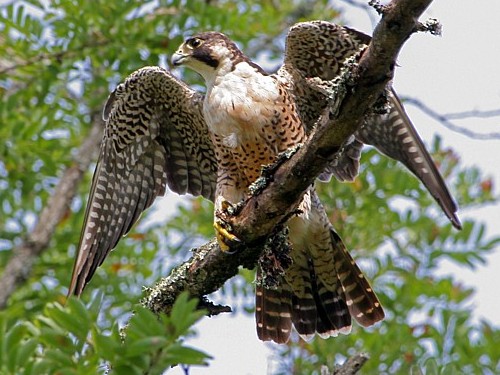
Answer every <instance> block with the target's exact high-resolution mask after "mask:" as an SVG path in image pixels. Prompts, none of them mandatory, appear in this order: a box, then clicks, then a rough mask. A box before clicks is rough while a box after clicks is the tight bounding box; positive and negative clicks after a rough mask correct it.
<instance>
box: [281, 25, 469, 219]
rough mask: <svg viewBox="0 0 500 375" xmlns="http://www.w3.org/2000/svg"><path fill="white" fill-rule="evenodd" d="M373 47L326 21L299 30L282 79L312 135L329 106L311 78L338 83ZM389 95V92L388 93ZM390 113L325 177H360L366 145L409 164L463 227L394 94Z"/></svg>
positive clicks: (372, 122) (374, 118)
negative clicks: (348, 64)
mask: <svg viewBox="0 0 500 375" xmlns="http://www.w3.org/2000/svg"><path fill="white" fill-rule="evenodd" d="M369 42H370V37H369V36H367V35H365V34H363V33H360V32H358V31H356V30H352V29H349V28H347V27H342V26H338V25H335V24H332V23H329V22H325V21H312V22H304V23H298V24H296V25H294V26H293V27H292V28H291V29H290V32H289V34H288V37H287V41H286V55H285V61H284V64H283V66H282V67H281V69H280V71H279V72H278V75H281V76H282V77H283V78H284V79H285V80H292V81H293V83H292V85H291V86H292V87H293V88H292V89H293V90H294V94H295V98H296V102H297V106H298V110H299V113H300V115H301V117H302V119H303V121H304V124H305V126H306V128H307V129H308V130H309V131H310V130H311V129H312V127H313V125H314V122H315V121H316V120H317V119H318V118H319V116H320V114H321V112H322V110H323V109H324V107H325V105H326V103H327V102H326V100H325V97H324V96H323V94H321V93H320V92H319V91H317V90H315V89H314V88H312V87H311V86H310V85H309V84H308V83H307V81H306V78H313V77H319V78H321V79H322V80H331V79H333V78H335V77H336V76H337V75H338V74H339V72H340V69H341V67H342V63H343V61H344V60H345V59H346V58H348V57H349V56H352V55H353V54H355V53H356V52H357V51H359V49H360V48H361V47H363V46H364V45H366V44H368V43H369ZM388 91H389V90H388ZM389 102H390V110H389V113H388V114H385V115H371V116H370V117H368V118H367V120H366V123H365V125H363V127H362V128H361V129H360V130H359V131H358V132H357V133H356V134H355V140H354V141H352V142H350V143H348V144H346V145H345V147H344V149H343V152H342V153H340V154H339V155H338V157H337V158H336V159H335V160H334V162H333V163H332V165H330V166H328V167H327V169H326V170H325V172H324V173H323V174H322V175H321V176H320V177H321V179H323V180H324V179H328V178H329V175H332V174H333V175H334V176H335V177H337V179H339V180H341V181H345V180H353V179H354V178H355V177H356V175H357V174H358V170H359V157H360V155H361V143H366V144H370V145H373V146H375V147H376V148H377V149H378V150H379V151H381V152H382V153H384V154H386V155H388V156H390V157H391V158H394V159H396V160H398V161H400V162H401V163H403V164H404V165H405V166H406V167H407V168H408V169H409V170H410V171H412V172H413V173H414V174H415V175H416V176H417V177H418V178H419V179H420V180H421V181H422V183H423V184H424V185H425V187H426V188H427V190H428V191H429V192H430V193H431V195H432V196H433V197H434V199H436V201H437V202H438V203H439V205H440V206H441V208H442V210H443V211H444V213H445V214H446V216H447V217H448V218H449V219H450V221H451V222H452V224H453V225H454V226H455V227H456V228H461V224H460V220H459V218H458V216H457V214H456V212H457V209H458V208H457V205H456V203H455V201H454V200H453V198H452V196H451V194H450V192H449V190H448V188H447V187H446V184H445V182H444V179H443V177H442V176H441V174H440V173H439V170H438V169H437V167H436V165H435V164H434V162H433V160H432V157H431V156H430V155H429V153H428V152H427V150H426V148H425V146H424V144H423V142H422V140H421V139H420V136H419V135H418V133H417V131H416V129H415V127H414V126H413V124H412V123H411V121H410V119H409V118H408V116H407V115H406V113H405V111H404V109H403V106H402V104H401V102H400V101H399V99H398V98H397V96H396V93H395V92H394V91H393V90H392V89H391V90H390V92H389Z"/></svg>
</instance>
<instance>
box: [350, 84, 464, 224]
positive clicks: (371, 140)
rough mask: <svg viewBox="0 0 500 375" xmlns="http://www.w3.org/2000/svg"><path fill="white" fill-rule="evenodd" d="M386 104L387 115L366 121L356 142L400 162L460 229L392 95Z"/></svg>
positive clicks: (442, 185)
mask: <svg viewBox="0 0 500 375" xmlns="http://www.w3.org/2000/svg"><path fill="white" fill-rule="evenodd" d="M389 101H390V107H391V109H390V111H389V113H388V114H385V115H381V116H375V117H371V118H369V119H368V121H367V124H366V125H365V126H363V127H362V128H361V129H360V130H359V131H358V133H357V134H356V138H358V139H360V140H361V141H362V142H364V143H366V144H369V145H372V146H375V147H376V148H377V149H378V150H379V151H380V152H382V153H384V154H385V155H387V156H389V157H391V158H393V159H395V160H398V161H400V162H402V163H403V164H404V165H405V166H406V167H407V168H408V169H409V170H410V171H411V172H412V173H413V174H414V175H415V176H417V177H418V178H419V179H420V181H422V183H423V184H424V186H425V187H426V188H427V190H428V191H429V193H431V195H432V196H433V197H434V199H435V200H436V201H437V203H438V204H439V205H440V206H441V209H442V210H443V211H444V213H445V214H446V216H447V217H448V218H449V219H450V221H451V223H452V224H453V226H454V227H455V228H457V229H461V228H462V224H461V223H460V219H459V218H458V216H457V210H458V207H457V204H456V202H455V200H454V199H453V197H452V196H451V194H450V191H449V190H448V187H447V186H446V183H445V182H444V179H443V177H442V176H441V173H439V170H438V169H437V167H436V165H435V164H434V161H433V160H432V157H431V156H430V155H429V153H428V152H427V150H426V148H425V145H424V143H423V142H422V139H420V136H419V135H418V133H417V131H416V129H415V127H414V126H413V124H412V122H411V120H410V118H409V117H408V115H407V114H406V112H405V110H404V108H403V105H402V104H401V102H400V101H399V99H398V97H397V95H396V93H395V92H394V91H391V92H390V94H389Z"/></svg>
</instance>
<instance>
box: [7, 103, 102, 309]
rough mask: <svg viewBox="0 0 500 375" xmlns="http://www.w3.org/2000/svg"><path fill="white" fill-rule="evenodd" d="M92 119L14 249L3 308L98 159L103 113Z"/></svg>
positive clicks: (48, 239)
mask: <svg viewBox="0 0 500 375" xmlns="http://www.w3.org/2000/svg"><path fill="white" fill-rule="evenodd" d="M92 119H93V122H92V128H91V130H90V133H89V135H88V137H87V139H86V140H85V141H84V142H83V144H82V145H81V147H80V148H79V149H78V152H77V154H76V156H75V162H74V163H73V165H72V166H70V167H69V168H68V169H66V171H65V172H64V174H63V176H62V177H61V179H60V181H59V183H58V184H57V187H56V189H55V191H54V194H53V195H52V196H51V197H50V199H49V201H48V202H47V204H46V205H45V207H44V209H43V210H42V212H41V214H40V217H39V218H38V222H37V224H36V226H35V228H34V229H33V232H31V233H30V234H29V235H28V236H27V238H26V239H25V240H24V241H23V242H22V243H21V244H20V245H19V246H17V247H15V248H14V249H13V250H12V256H11V258H10V259H9V261H8V263H7V265H6V266H5V269H4V272H3V274H2V276H1V278H0V309H4V308H5V307H6V306H7V301H8V299H9V297H10V296H11V294H12V293H13V292H14V291H15V290H16V288H17V287H18V286H19V285H20V284H21V283H23V282H24V281H25V280H26V279H27V278H28V277H29V274H30V273H31V270H32V268H33V265H34V263H35V262H36V259H37V257H38V255H39V254H40V253H41V252H42V251H44V250H45V249H47V247H48V246H49V243H50V240H51V238H52V236H53V234H54V231H55V230H56V227H57V225H58V224H59V223H60V221H61V220H62V219H63V217H64V216H65V214H66V212H67V211H68V209H69V205H70V203H71V201H72V200H73V198H74V196H75V195H76V192H77V189H78V186H79V184H80V181H81V179H82V178H83V175H84V173H85V172H86V171H87V169H88V167H89V165H90V163H91V162H92V160H94V159H95V156H96V153H97V151H98V149H99V144H100V141H101V139H102V131H103V123H102V120H101V114H100V112H99V114H97V113H95V114H93V115H92Z"/></svg>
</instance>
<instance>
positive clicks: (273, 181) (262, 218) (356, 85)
mask: <svg viewBox="0 0 500 375" xmlns="http://www.w3.org/2000/svg"><path fill="white" fill-rule="evenodd" d="M430 3H431V0H400V1H392V2H391V3H390V4H389V5H387V6H385V7H384V8H383V17H382V20H381V21H380V22H379V24H378V25H377V27H376V29H375V31H374V34H373V39H372V41H371V43H370V45H369V46H368V48H367V49H366V51H365V53H364V54H363V56H362V57H361V59H360V61H359V64H357V65H356V66H355V70H354V71H353V72H352V73H353V77H354V80H353V82H352V85H350V87H348V90H347V93H346V95H345V97H344V99H343V100H342V102H341V103H340V107H339V111H338V115H337V116H336V117H333V116H332V115H330V114H329V113H326V114H324V115H323V116H321V119H320V121H319V124H318V126H317V128H316V131H315V132H313V133H312V134H311V136H310V137H309V139H308V141H307V142H306V144H305V145H304V146H303V147H302V148H300V149H299V150H298V151H297V152H296V153H295V154H294V155H292V156H291V157H290V159H289V160H283V161H282V162H281V164H280V165H278V167H277V169H276V170H275V172H274V175H273V176H272V178H270V179H268V184H267V186H266V187H265V188H264V189H263V190H261V191H259V193H257V194H255V195H253V196H251V197H249V198H248V199H247V200H246V201H245V202H244V203H243V205H242V207H241V209H240V210H238V213H237V214H236V215H234V216H232V217H229V218H228V222H229V223H230V225H231V227H232V232H233V233H234V234H236V236H237V237H238V238H240V239H241V240H242V241H243V243H244V244H245V245H246V246H247V247H246V248H245V249H243V250H240V251H238V252H237V253H235V254H225V253H222V252H221V251H220V250H219V248H218V246H217V245H216V243H215V242H214V241H211V242H210V243H208V244H206V245H204V246H201V247H200V248H198V249H195V254H194V255H193V257H192V258H191V259H190V260H188V261H187V262H186V263H184V264H182V265H181V266H179V267H177V268H176V269H174V270H173V271H172V273H171V275H170V276H168V277H167V278H164V279H162V280H161V281H159V282H158V283H157V284H156V285H155V286H154V287H152V288H150V289H148V290H147V296H146V298H145V299H144V300H143V304H144V305H145V306H146V307H148V308H150V309H151V310H152V311H154V312H156V313H158V312H161V311H163V312H168V311H169V310H170V307H171V306H172V303H173V301H174V300H175V298H176V297H177V295H178V294H179V293H180V292H182V291H184V290H187V291H189V293H190V294H191V295H193V296H197V297H202V296H205V295H206V294H209V293H212V292H214V291H216V290H217V289H219V288H220V287H221V286H222V284H223V283H224V282H225V281H226V280H228V279H229V278H231V277H233V276H234V275H236V274H237V272H238V267H239V266H240V265H242V266H244V267H247V268H253V267H254V266H255V263H256V261H257V259H258V256H259V255H260V253H261V252H262V248H263V246H262V245H263V244H264V243H265V239H266V238H267V237H268V235H269V234H270V233H272V232H273V230H275V228H276V226H277V225H279V224H280V223H282V222H283V221H284V219H285V218H287V217H288V216H289V215H290V214H292V213H293V212H294V210H295V209H296V207H297V205H298V203H299V202H300V200H301V197H302V195H303V194H304V192H305V191H306V190H307V189H308V187H309V186H310V185H311V184H312V183H313V182H314V180H315V178H316V177H317V176H318V175H319V174H320V173H321V172H322V171H323V170H324V168H325V167H326V165H327V164H328V163H329V161H330V160H332V157H333V156H334V155H335V153H336V152H337V151H338V150H339V149H340V148H341V147H342V145H343V144H344V142H345V140H346V139H348V138H349V136H351V135H352V134H353V133H354V132H355V131H356V130H357V129H358V127H359V126H360V125H361V123H362V121H363V118H364V116H365V113H367V112H368V111H369V110H370V108H372V107H373V105H374V103H375V102H376V100H377V99H378V98H379V97H380V95H381V93H382V92H383V90H384V89H385V87H386V85H387V84H388V82H389V81H390V80H391V78H392V76H393V70H394V66H395V61H396V57H397V55H398V53H399V50H400V48H401V46H402V45H403V43H404V42H405V41H406V40H407V39H408V38H409V36H410V35H411V34H412V33H413V32H415V31H416V30H417V29H418V28H419V27H420V24H419V23H418V21H417V19H418V17H419V16H420V15H421V14H422V12H423V11H424V10H425V9H426V8H427V7H428V6H429V4H430Z"/></svg>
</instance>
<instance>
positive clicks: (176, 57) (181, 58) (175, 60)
mask: <svg viewBox="0 0 500 375" xmlns="http://www.w3.org/2000/svg"><path fill="white" fill-rule="evenodd" d="M188 58H189V55H185V54H184V53H182V51H180V50H179V51H177V52H176V53H174V54H173V55H172V64H174V66H179V65H182V64H183V63H184V62H185V61H186V60H187V59H188Z"/></svg>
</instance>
